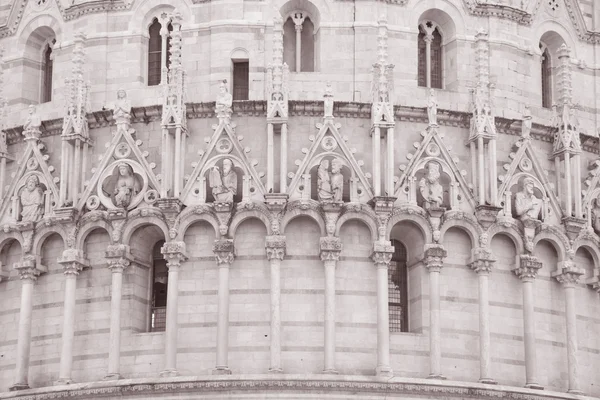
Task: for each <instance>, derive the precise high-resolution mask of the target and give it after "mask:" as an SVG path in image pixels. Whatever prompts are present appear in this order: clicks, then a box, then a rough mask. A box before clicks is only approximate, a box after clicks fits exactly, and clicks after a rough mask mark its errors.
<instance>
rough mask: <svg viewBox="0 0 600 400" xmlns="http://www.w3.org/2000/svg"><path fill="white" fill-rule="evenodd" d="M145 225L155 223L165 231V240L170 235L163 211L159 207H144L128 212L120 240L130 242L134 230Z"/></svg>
mask: <svg viewBox="0 0 600 400" xmlns="http://www.w3.org/2000/svg"><path fill="white" fill-rule="evenodd" d="M144 225H154V226H156V227H158V228H160V229H161V230H162V231H163V235H164V237H165V240H166V239H167V238H168V237H169V226H168V225H167V222H166V219H165V217H164V215H163V213H162V212H161V211H160V210H158V209H152V208H142V209H136V210H133V211H132V212H131V213H129V214H128V216H127V220H126V222H125V224H124V226H123V227H122V228H121V229H122V230H121V232H122V234H121V235H120V242H121V243H129V242H130V241H131V235H132V234H133V232H135V231H136V230H137V229H138V228H140V227H142V226H144ZM113 235H114V230H113ZM113 239H114V238H113ZM115 241H116V240H115Z"/></svg>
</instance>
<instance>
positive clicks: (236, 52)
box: [229, 47, 250, 60]
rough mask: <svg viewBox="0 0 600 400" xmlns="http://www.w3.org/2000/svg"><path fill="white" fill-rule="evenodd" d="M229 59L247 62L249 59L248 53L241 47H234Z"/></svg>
mask: <svg viewBox="0 0 600 400" xmlns="http://www.w3.org/2000/svg"><path fill="white" fill-rule="evenodd" d="M229 59H231V60H248V59H250V53H249V52H248V50H246V49H245V48H243V47H236V48H235V49H233V50H231V54H230V55H229Z"/></svg>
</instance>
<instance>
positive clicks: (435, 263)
mask: <svg viewBox="0 0 600 400" xmlns="http://www.w3.org/2000/svg"><path fill="white" fill-rule="evenodd" d="M424 250H425V251H424V256H423V264H425V266H426V267H427V269H428V270H429V272H440V271H441V269H442V267H443V266H444V258H446V256H447V255H448V252H447V251H446V249H445V248H444V246H442V245H441V244H426V245H425V249H424Z"/></svg>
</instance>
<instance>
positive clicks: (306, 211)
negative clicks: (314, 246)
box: [280, 200, 327, 236]
mask: <svg viewBox="0 0 600 400" xmlns="http://www.w3.org/2000/svg"><path fill="white" fill-rule="evenodd" d="M300 216H307V217H309V218H311V219H313V220H314V221H315V222H316V223H317V224H318V225H319V228H320V229H321V236H326V234H327V233H326V232H327V230H326V229H325V220H324V219H323V215H322V214H321V210H320V205H319V203H318V202H317V201H315V200H296V201H291V202H289V203H288V205H287V207H286V212H285V214H284V215H283V217H282V218H281V223H280V231H281V232H282V234H284V235H285V229H286V227H287V225H288V224H289V223H290V221H292V220H293V219H295V218H297V217H300Z"/></svg>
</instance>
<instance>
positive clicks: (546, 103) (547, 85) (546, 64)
mask: <svg viewBox="0 0 600 400" xmlns="http://www.w3.org/2000/svg"><path fill="white" fill-rule="evenodd" d="M540 47H542V45H541V44H540ZM541 67H542V107H544V108H551V107H552V66H551V64H550V53H549V52H548V49H547V48H545V49H544V52H543V53H542V65H541Z"/></svg>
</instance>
